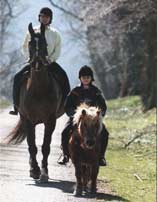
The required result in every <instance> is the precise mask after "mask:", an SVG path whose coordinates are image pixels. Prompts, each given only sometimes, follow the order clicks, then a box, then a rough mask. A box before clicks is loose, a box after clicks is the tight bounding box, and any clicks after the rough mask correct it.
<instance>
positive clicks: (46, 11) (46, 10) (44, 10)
mask: <svg viewBox="0 0 157 202" xmlns="http://www.w3.org/2000/svg"><path fill="white" fill-rule="evenodd" d="M43 14H44V15H47V16H49V17H50V22H49V24H51V21H52V18H53V12H52V10H51V9H50V8H48V7H43V8H42V9H41V10H40V13H39V22H40V16H41V15H43Z"/></svg>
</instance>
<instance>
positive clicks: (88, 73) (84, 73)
mask: <svg viewBox="0 0 157 202" xmlns="http://www.w3.org/2000/svg"><path fill="white" fill-rule="evenodd" d="M81 76H91V78H92V81H94V76H93V71H92V69H91V68H90V67H88V66H87V65H85V66H83V67H81V69H80V71H79V79H80V78H81Z"/></svg>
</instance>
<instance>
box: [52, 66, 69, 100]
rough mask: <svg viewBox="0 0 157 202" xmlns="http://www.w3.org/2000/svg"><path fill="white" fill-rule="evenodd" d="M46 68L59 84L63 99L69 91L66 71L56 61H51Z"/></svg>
mask: <svg viewBox="0 0 157 202" xmlns="http://www.w3.org/2000/svg"><path fill="white" fill-rule="evenodd" d="M48 69H49V71H50V72H52V74H53V75H54V77H55V76H56V77H55V78H56V80H57V81H58V82H59V84H60V85H61V89H62V92H63V97H64V99H65V98H66V96H67V95H68V93H69V92H70V84H69V79H68V77H67V74H66V72H65V71H64V70H63V69H62V67H61V66H60V65H59V64H58V63H56V62H52V63H51V64H50V65H49V68H48Z"/></svg>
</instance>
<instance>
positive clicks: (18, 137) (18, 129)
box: [4, 119, 27, 144]
mask: <svg viewBox="0 0 157 202" xmlns="http://www.w3.org/2000/svg"><path fill="white" fill-rule="evenodd" d="M26 136H27V132H26V130H25V127H24V123H23V122H22V120H21V119H20V120H19V122H18V123H17V125H16V126H15V128H14V129H13V130H12V131H11V132H10V134H9V135H8V136H7V137H6V138H5V139H4V143H5V144H20V143H21V142H23V140H24V139H25V138H26Z"/></svg>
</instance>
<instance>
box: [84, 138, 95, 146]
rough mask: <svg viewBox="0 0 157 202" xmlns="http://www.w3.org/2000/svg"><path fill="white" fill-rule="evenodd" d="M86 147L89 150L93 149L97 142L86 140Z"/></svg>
mask: <svg viewBox="0 0 157 202" xmlns="http://www.w3.org/2000/svg"><path fill="white" fill-rule="evenodd" d="M86 145H87V147H88V148H93V147H94V146H95V140H94V139H90V140H89V139H88V140H86Z"/></svg>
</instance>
